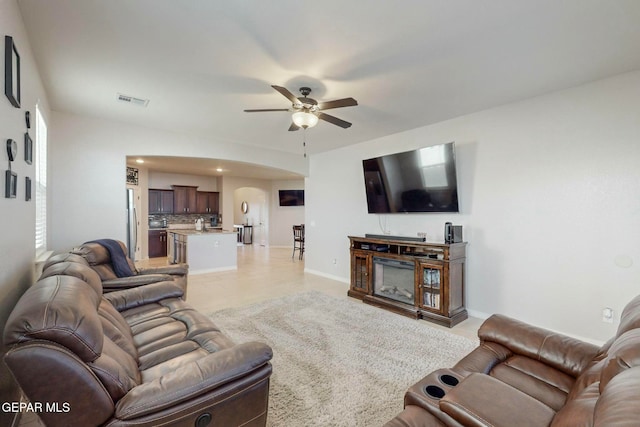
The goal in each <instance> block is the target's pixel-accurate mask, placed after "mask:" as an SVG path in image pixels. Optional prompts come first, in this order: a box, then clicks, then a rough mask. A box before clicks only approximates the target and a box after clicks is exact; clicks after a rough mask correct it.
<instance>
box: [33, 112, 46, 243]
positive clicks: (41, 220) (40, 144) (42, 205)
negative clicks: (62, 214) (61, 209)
mask: <svg viewBox="0 0 640 427" xmlns="http://www.w3.org/2000/svg"><path fill="white" fill-rule="evenodd" d="M35 155H36V183H35V184H36V185H35V193H36V194H35V196H36V254H39V253H42V252H44V251H46V250H47V124H46V123H45V121H44V117H42V113H41V112H40V109H39V108H38V106H37V105H36V150H35Z"/></svg>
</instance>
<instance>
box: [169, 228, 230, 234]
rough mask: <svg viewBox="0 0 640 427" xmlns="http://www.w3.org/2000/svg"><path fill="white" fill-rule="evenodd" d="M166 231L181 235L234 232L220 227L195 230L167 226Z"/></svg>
mask: <svg viewBox="0 0 640 427" xmlns="http://www.w3.org/2000/svg"><path fill="white" fill-rule="evenodd" d="M167 231H169V232H170V233H175V234H181V235H183V236H201V235H209V234H236V232H235V231H228V230H223V229H221V228H207V229H205V230H203V231H197V230H194V229H180V228H178V229H175V228H169V229H168V230H167Z"/></svg>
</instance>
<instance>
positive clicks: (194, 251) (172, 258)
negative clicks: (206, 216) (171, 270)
mask: <svg viewBox="0 0 640 427" xmlns="http://www.w3.org/2000/svg"><path fill="white" fill-rule="evenodd" d="M236 236H237V234H236V232H234V231H224V230H220V229H208V230H205V231H196V230H181V229H177V230H175V229H169V230H168V231H167V240H168V248H169V254H168V255H169V262H171V263H172V264H176V263H181V262H183V263H187V264H189V274H202V273H211V272H214V271H225V270H236V269H237V268H238V248H237V237H236Z"/></svg>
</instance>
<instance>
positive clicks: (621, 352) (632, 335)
mask: <svg viewBox="0 0 640 427" xmlns="http://www.w3.org/2000/svg"><path fill="white" fill-rule="evenodd" d="M639 365H640V329H633V330H630V331H628V332H625V333H624V334H622V335H621V336H619V337H618V338H617V339H616V340H615V341H614V342H613V344H612V345H611V348H610V349H609V352H608V354H607V359H606V360H605V363H604V368H603V369H602V374H601V375H600V392H603V390H604V389H605V387H606V386H607V384H609V381H611V379H612V378H613V377H615V376H616V375H618V374H620V373H621V372H623V371H626V370H627V369H629V368H633V367H635V366H639Z"/></svg>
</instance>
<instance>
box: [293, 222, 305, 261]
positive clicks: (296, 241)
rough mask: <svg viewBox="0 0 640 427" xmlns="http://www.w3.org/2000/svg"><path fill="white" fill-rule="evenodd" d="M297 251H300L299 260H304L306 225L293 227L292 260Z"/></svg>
mask: <svg viewBox="0 0 640 427" xmlns="http://www.w3.org/2000/svg"><path fill="white" fill-rule="evenodd" d="M296 249H297V250H299V251H300V256H299V258H298V259H302V256H303V255H304V224H300V225H294V226H293V253H292V254H291V258H293V257H294V256H295V254H296Z"/></svg>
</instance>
